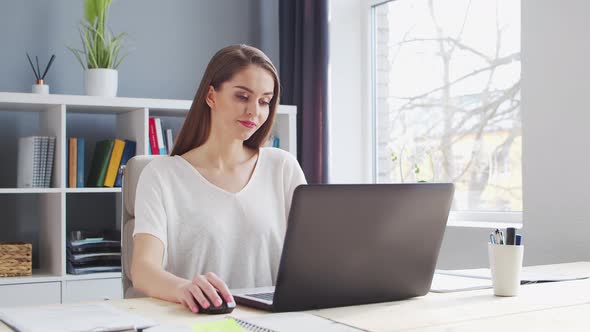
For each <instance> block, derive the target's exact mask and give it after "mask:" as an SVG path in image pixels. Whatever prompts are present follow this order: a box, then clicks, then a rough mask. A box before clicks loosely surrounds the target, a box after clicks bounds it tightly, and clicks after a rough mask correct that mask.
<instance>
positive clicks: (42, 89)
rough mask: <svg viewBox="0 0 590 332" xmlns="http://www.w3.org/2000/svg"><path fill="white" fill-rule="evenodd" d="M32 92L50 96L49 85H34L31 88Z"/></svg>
mask: <svg viewBox="0 0 590 332" xmlns="http://www.w3.org/2000/svg"><path fill="white" fill-rule="evenodd" d="M31 91H32V92H33V93H38V94H40V95H47V94H49V85H47V84H33V86H32V87H31Z"/></svg>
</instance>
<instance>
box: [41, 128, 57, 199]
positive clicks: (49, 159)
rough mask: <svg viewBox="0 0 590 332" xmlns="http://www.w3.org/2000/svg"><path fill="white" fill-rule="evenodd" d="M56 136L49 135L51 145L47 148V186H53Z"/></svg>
mask: <svg viewBox="0 0 590 332" xmlns="http://www.w3.org/2000/svg"><path fill="white" fill-rule="evenodd" d="M55 139H56V138H55V136H51V137H49V146H48V149H47V167H46V169H45V186H44V187H45V188H50V187H51V177H52V175H53V161H54V160H55Z"/></svg>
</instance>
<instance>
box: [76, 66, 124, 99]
mask: <svg viewBox="0 0 590 332" xmlns="http://www.w3.org/2000/svg"><path fill="white" fill-rule="evenodd" d="M117 85H118V72H117V71H116V70H115V69H108V68H97V69H87V70H85V71H84V87H85V89H86V94H87V95H89V96H102V97H115V96H117Z"/></svg>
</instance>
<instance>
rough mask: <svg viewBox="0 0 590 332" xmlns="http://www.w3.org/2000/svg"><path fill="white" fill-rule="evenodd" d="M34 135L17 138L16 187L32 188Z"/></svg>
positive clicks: (34, 154) (35, 154)
mask: <svg viewBox="0 0 590 332" xmlns="http://www.w3.org/2000/svg"><path fill="white" fill-rule="evenodd" d="M37 149H38V148H37ZM36 158H38V157H37V153H36V152H35V137H34V136H29V137H21V138H19V140H18V158H17V159H18V167H17V168H18V170H17V174H16V186H17V187H18V188H33V185H34V181H33V179H34V177H35V159H36Z"/></svg>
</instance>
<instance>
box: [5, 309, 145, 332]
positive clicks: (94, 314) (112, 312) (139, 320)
mask: <svg viewBox="0 0 590 332" xmlns="http://www.w3.org/2000/svg"><path fill="white" fill-rule="evenodd" d="M0 320H2V321H4V322H5V323H6V324H8V325H10V326H11V327H13V328H14V329H16V330H18V331H20V332H37V331H43V332H69V331H72V332H73V331H121V330H132V329H138V328H146V327H149V326H154V325H156V323H155V322H153V321H151V320H149V319H145V318H143V317H141V316H139V315H136V314H132V313H129V312H126V311H124V310H121V309H117V308H115V307H113V306H111V305H109V304H106V303H99V304H80V305H66V306H62V305H56V306H43V307H21V308H0Z"/></svg>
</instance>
